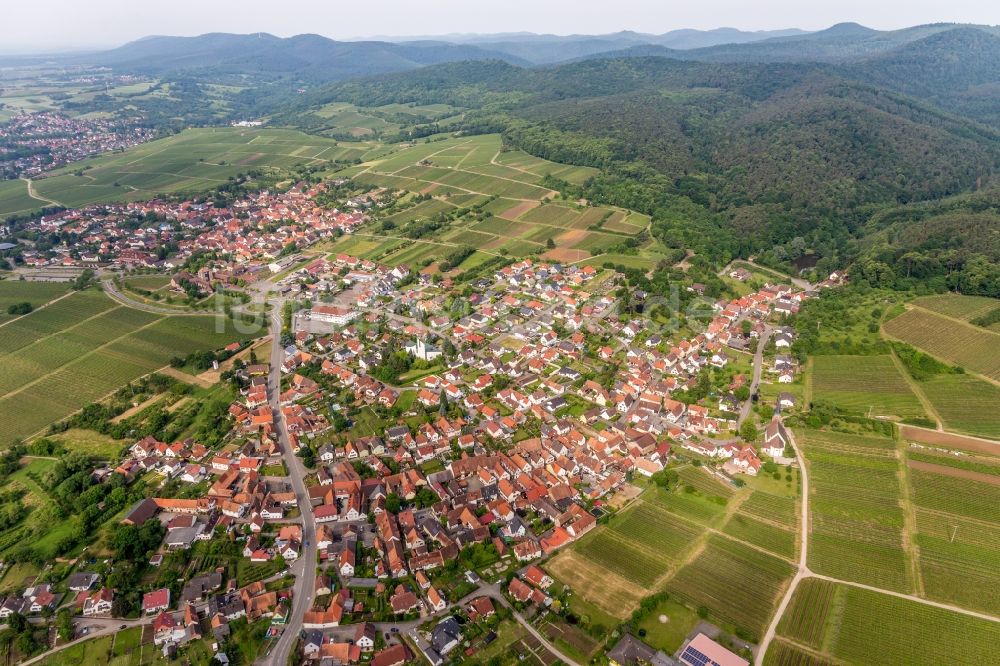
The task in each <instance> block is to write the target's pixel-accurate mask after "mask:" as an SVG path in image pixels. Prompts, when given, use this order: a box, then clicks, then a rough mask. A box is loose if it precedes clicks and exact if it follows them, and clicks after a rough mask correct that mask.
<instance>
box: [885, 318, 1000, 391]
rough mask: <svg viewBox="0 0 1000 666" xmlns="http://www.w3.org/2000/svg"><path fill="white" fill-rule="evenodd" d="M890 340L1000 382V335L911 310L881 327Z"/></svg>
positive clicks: (954, 320)
mask: <svg viewBox="0 0 1000 666" xmlns="http://www.w3.org/2000/svg"><path fill="white" fill-rule="evenodd" d="M883 329H884V330H885V332H886V333H887V334H889V335H890V336H892V337H894V338H897V339H899V340H902V341H903V342H906V343H907V344H911V345H913V346H914V347H916V348H918V349H922V350H924V351H926V352H928V353H929V354H931V355H933V356H936V357H938V358H940V359H943V360H945V361H948V362H949V363H955V364H958V365H960V366H962V367H964V368H966V369H968V370H971V371H973V372H977V373H979V374H981V375H983V376H985V377H988V378H990V379H992V380H994V381H997V382H1000V354H997V353H996V350H997V349H998V348H1000V333H994V332H991V331H987V330H985V329H983V328H978V327H976V326H973V325H972V324H967V323H963V322H961V321H959V320H956V319H950V318H948V317H945V316H943V315H939V314H935V313H933V312H930V311H929V310H922V309H920V308H911V309H909V310H907V311H906V312H904V313H903V314H901V315H899V316H898V317H895V318H893V319H890V320H889V321H887V322H885V324H883Z"/></svg>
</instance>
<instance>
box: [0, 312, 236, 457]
mask: <svg viewBox="0 0 1000 666" xmlns="http://www.w3.org/2000/svg"><path fill="white" fill-rule="evenodd" d="M218 323H219V320H217V319H216V318H215V317H212V316H205V317H183V318H182V317H177V318H171V317H162V316H160V315H153V314H149V313H146V312H142V311H139V310H133V309H131V308H125V307H120V306H118V307H116V306H114V303H113V302H112V301H111V300H110V299H108V298H107V297H105V296H104V295H103V294H101V293H99V292H80V293H75V294H73V295H72V296H69V297H67V298H64V299H62V300H61V301H59V302H57V303H55V304H53V305H51V306H49V307H47V308H45V309H43V310H39V311H38V312H35V313H32V314H30V315H28V316H27V317H24V318H22V319H19V320H17V321H14V322H11V323H10V324H8V325H6V326H3V327H2V328H0V362H2V363H3V364H4V367H5V372H4V373H3V374H2V375H0V444H6V443H9V442H10V441H12V440H13V439H14V438H16V437H25V436H28V435H31V434H33V433H35V432H37V431H38V430H40V429H42V428H44V427H45V426H46V425H48V424H49V423H51V422H53V421H57V420H59V419H61V418H63V417H65V416H67V415H68V414H70V413H72V412H74V411H76V410H77V409H79V408H80V407H83V406H84V405H85V404H87V403H88V402H93V401H95V400H98V399H99V398H101V397H103V396H105V395H107V394H108V393H110V392H112V391H114V390H115V389H117V388H118V387H119V386H122V385H124V384H126V383H128V382H129V381H131V380H133V379H135V378H137V377H140V376H142V375H145V374H147V373H149V372H152V371H153V370H156V369H158V368H161V367H163V366H164V365H166V364H167V363H168V362H169V361H170V359H171V358H172V357H174V356H178V355H179V356H186V355H188V354H189V353H191V352H193V351H198V350H202V349H218V348H220V347H223V346H225V345H226V344H228V343H229V342H232V341H233V340H235V339H238V338H240V337H245V336H241V335H239V334H237V333H235V332H234V331H233V330H232V326H231V324H227V326H226V328H225V330H223V331H221V332H220V331H218V330H217V324H218Z"/></svg>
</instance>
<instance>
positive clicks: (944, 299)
mask: <svg viewBox="0 0 1000 666" xmlns="http://www.w3.org/2000/svg"><path fill="white" fill-rule="evenodd" d="M911 304H912V305H915V306H917V307H919V308H923V309H925V310H930V311H931V312H936V313H937V314H943V315H945V316H947V317H954V318H955V319H961V320H962V321H969V322H971V321H973V320H974V319H976V318H978V317H982V316H984V315H987V314H989V313H991V312H993V311H994V310H996V309H997V308H1000V300H997V299H995V298H988V297H986V296H962V295H959V294H939V295H937V296H923V297H921V298H918V299H916V300H914V301H912V302H911ZM990 328H991V329H992V330H994V331H1000V325H998V324H994V325H992V326H991V327H990Z"/></svg>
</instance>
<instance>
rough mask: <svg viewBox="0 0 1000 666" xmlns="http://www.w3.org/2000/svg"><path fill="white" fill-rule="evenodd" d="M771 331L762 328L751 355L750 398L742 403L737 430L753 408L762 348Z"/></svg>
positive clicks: (762, 361) (765, 344) (767, 328)
mask: <svg viewBox="0 0 1000 666" xmlns="http://www.w3.org/2000/svg"><path fill="white" fill-rule="evenodd" d="M772 332H773V330H772V329H771V327H770V326H765V327H764V334H763V335H761V336H760V339H759V340H758V341H757V352H756V353H755V354H754V355H753V379H752V380H751V381H750V396H751V398H750V399H748V400H744V401H743V405H742V406H741V407H740V416H739V418H737V419H736V429H737V430H739V428H740V426H741V425H743V422H744V421H746V419H747V417H748V416H750V409H751V407H753V397H752V396H753V394H754V393H756V392H757V387H758V386H759V385H760V375H761V373H762V372H763V370H764V347H766V346H767V341H768V340H770V339H771V333H772Z"/></svg>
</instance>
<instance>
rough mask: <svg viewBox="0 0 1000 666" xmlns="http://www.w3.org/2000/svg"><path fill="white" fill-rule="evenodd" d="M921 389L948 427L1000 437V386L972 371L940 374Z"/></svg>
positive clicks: (995, 437)
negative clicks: (984, 379) (999, 411)
mask: <svg viewBox="0 0 1000 666" xmlns="http://www.w3.org/2000/svg"><path fill="white" fill-rule="evenodd" d="M919 386H920V390H921V391H922V392H923V394H924V396H925V397H926V398H927V400H929V401H930V403H931V405H933V407H934V410H935V411H936V412H937V413H938V415H939V416H940V417H941V421H942V422H943V423H944V427H945V429H946V430H954V431H956V432H964V433H968V434H970V435H978V436H980V437H992V438H994V439H1000V417H998V415H997V412H996V406H997V405H1000V387H998V386H997V385H996V384H990V383H989V382H985V381H983V380H981V379H977V378H975V377H972V376H970V375H959V374H948V375H936V376H934V377H931V378H930V379H927V380H925V381H922V382H920V384H919Z"/></svg>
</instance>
